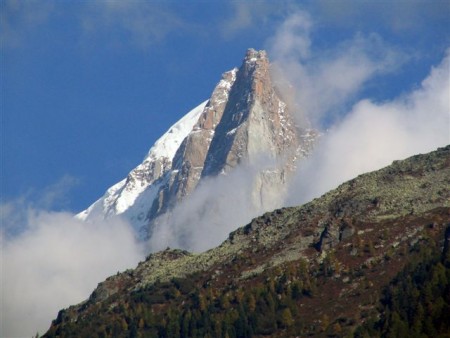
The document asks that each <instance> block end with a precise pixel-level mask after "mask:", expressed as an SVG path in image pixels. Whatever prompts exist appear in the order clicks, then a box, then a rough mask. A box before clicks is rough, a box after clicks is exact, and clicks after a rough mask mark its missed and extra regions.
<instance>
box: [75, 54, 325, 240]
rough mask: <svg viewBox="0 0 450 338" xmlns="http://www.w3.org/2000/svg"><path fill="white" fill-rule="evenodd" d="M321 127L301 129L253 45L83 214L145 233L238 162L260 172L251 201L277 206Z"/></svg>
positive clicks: (263, 207)
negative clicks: (118, 220)
mask: <svg viewBox="0 0 450 338" xmlns="http://www.w3.org/2000/svg"><path fill="white" fill-rule="evenodd" d="M317 136H318V133H317V132H316V131H314V130H312V129H306V128H303V129H302V128H301V127H299V126H297V125H296V123H295V121H294V116H293V112H291V111H290V110H289V107H288V106H287V105H286V103H285V102H283V99H282V97H281V96H280V94H279V93H278V91H277V89H276V88H275V86H274V84H273V82H272V79H271V76H270V63H269V60H268V57H267V54H266V52H265V51H255V50H253V49H249V50H248V51H247V54H246V56H245V58H244V61H243V63H242V65H241V67H240V68H239V69H237V68H235V69H233V70H231V71H228V72H226V73H224V74H223V75H222V79H221V80H220V81H219V83H218V84H217V86H216V87H215V89H214V90H213V92H212V94H211V97H210V99H209V100H208V101H206V102H204V103H203V104H201V105H199V106H198V107H196V108H194V109H193V110H192V111H191V112H189V113H188V114H187V115H186V116H184V117H183V118H182V119H181V120H180V121H178V122H177V123H176V124H174V125H173V126H172V127H171V128H170V129H169V131H168V132H167V133H166V134H165V135H163V136H162V137H161V138H160V139H159V140H158V141H157V142H156V144H155V145H154V146H153V147H152V148H151V149H150V151H149V154H148V155H147V157H146V158H145V159H144V161H143V163H142V164H140V165H138V166H137V167H136V168H135V169H134V170H132V171H131V172H130V174H129V175H128V177H127V178H126V179H125V180H123V181H121V182H119V183H117V184H116V185H114V186H113V187H111V188H110V189H109V190H108V191H107V192H106V194H105V195H104V196H103V197H102V198H101V199H99V200H98V201H97V202H95V203H94V204H93V205H92V206H91V207H89V208H88V209H87V210H86V211H84V212H82V213H80V214H79V218H81V219H84V220H90V219H94V218H96V217H103V218H107V217H110V216H114V215H122V216H124V217H125V218H128V219H129V220H130V221H131V223H132V224H133V225H134V226H135V228H136V229H137V230H142V229H145V230H146V231H144V232H143V234H142V236H143V237H146V236H149V235H151V228H152V222H154V220H155V219H156V218H158V217H159V216H161V215H164V214H166V213H168V212H170V211H171V210H172V209H173V208H174V207H175V206H176V205H177V203H179V202H180V201H181V200H183V199H185V198H186V197H187V196H188V195H190V194H191V193H192V192H193V191H194V190H195V189H196V187H197V186H198V184H199V182H200V181H202V179H204V178H206V177H214V176H217V175H221V174H223V175H227V174H228V173H229V172H230V171H231V170H233V169H234V168H236V166H238V165H241V164H242V165H245V166H248V167H249V168H251V170H252V172H253V173H254V175H253V176H254V178H253V182H252V184H253V190H252V194H251V196H249V198H251V200H252V203H254V205H255V207H256V208H258V209H261V210H269V209H273V208H275V207H277V206H279V201H280V199H281V197H282V195H283V191H284V189H285V188H286V183H287V182H288V180H289V177H290V174H291V173H292V172H293V170H294V168H295V165H296V161H297V160H298V159H299V158H301V157H304V156H306V155H307V154H309V152H310V151H311V148H312V146H313V144H314V141H315V139H316V138H317Z"/></svg>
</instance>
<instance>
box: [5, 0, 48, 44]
mask: <svg viewBox="0 0 450 338" xmlns="http://www.w3.org/2000/svg"><path fill="white" fill-rule="evenodd" d="M54 12H55V4H54V2H52V1H39V0H27V1H20V0H4V1H2V4H1V11H0V18H1V20H0V28H1V29H0V41H1V44H2V48H5V47H20V46H22V43H23V39H24V37H25V36H26V35H30V34H32V33H33V31H34V30H36V28H38V27H39V26H40V25H43V24H45V23H46V21H47V19H48V18H49V16H50V15H52V14H53V13H54Z"/></svg>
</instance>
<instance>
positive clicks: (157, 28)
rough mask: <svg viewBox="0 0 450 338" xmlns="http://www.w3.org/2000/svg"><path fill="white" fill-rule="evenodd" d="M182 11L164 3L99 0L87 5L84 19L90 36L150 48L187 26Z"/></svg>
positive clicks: (87, 33)
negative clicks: (177, 10) (177, 11)
mask: <svg viewBox="0 0 450 338" xmlns="http://www.w3.org/2000/svg"><path fill="white" fill-rule="evenodd" d="M178 14H179V13H176V11H175V10H174V9H173V8H170V6H168V5H167V4H165V3H163V2H146V1H105V0H97V1H92V2H90V3H88V4H87V6H86V8H85V11H84V14H83V16H82V18H81V19H82V27H83V30H84V33H85V37H87V38H94V39H95V38H97V37H103V38H105V37H106V38H107V39H109V40H110V41H112V42H113V43H116V44H118V43H120V44H128V43H131V44H132V45H133V46H136V47H139V48H148V47H149V46H151V45H152V44H154V43H156V42H159V41H161V40H162V39H164V38H165V37H166V36H167V35H169V34H171V33H175V32H177V31H180V30H186V29H187V27H188V26H189V25H188V24H187V23H186V22H184V21H183V20H182V19H181V16H180V15H178Z"/></svg>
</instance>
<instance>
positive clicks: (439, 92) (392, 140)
mask: <svg viewBox="0 0 450 338" xmlns="http://www.w3.org/2000/svg"><path fill="white" fill-rule="evenodd" d="M449 52H450V50H449ZM449 52H447V55H446V57H445V58H444V60H443V61H442V63H441V64H440V65H438V66H437V67H435V68H433V69H432V70H431V72H430V75H429V76H428V77H427V78H426V79H425V80H424V81H423V82H422V84H421V86H420V88H418V89H416V90H414V91H412V92H411V93H409V94H405V95H403V96H402V97H399V98H396V99H394V100H392V101H390V102H384V103H375V102H372V101H370V100H368V99H365V100H361V101H359V102H358V103H356V104H355V105H354V106H353V108H352V110H351V111H350V112H349V113H348V114H347V115H346V116H345V117H344V118H343V120H342V121H340V122H339V123H337V124H336V125H335V126H333V127H332V128H331V129H330V130H329V131H328V132H327V133H326V134H325V136H324V137H323V139H322V141H321V143H320V145H319V146H318V148H317V149H316V150H315V152H314V154H313V156H312V157H311V158H310V159H308V161H307V162H306V163H304V165H302V166H301V168H300V170H299V172H298V173H297V179H296V182H295V184H293V187H295V189H294V188H293V189H292V191H291V197H290V201H289V203H290V204H298V203H303V202H306V201H308V200H310V199H311V198H313V197H318V196H319V195H321V194H323V193H325V192H326V191H328V190H330V189H332V188H335V187H336V186H337V185H338V184H340V183H342V182H344V181H346V180H348V179H351V178H353V177H355V176H357V175H359V174H361V173H364V172H368V171H372V170H376V169H379V168H382V167H384V166H386V165H389V164H390V163H391V162H392V161H394V160H398V159H402V158H406V157H408V156H412V155H414V154H418V153H425V152H429V151H432V150H435V149H436V148H438V147H440V146H445V145H447V144H449V143H450V83H449V82H450V68H449V67H450V56H449Z"/></svg>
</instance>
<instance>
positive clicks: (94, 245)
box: [0, 203, 144, 337]
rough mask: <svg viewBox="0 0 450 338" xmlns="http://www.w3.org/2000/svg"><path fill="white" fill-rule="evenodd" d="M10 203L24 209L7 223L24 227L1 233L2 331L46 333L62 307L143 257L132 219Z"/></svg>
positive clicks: (13, 211) (12, 211)
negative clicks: (88, 219)
mask: <svg viewBox="0 0 450 338" xmlns="http://www.w3.org/2000/svg"><path fill="white" fill-rule="evenodd" d="M23 205H24V204H23V203H21V204H20V205H18V206H15V205H14V203H9V204H8V205H7V206H5V208H3V206H2V213H3V212H4V211H9V215H13V214H16V213H23V214H24V215H22V217H18V218H17V217H15V218H14V219H11V218H9V217H7V216H8V213H5V214H3V215H2V226H3V225H6V224H5V223H7V222H9V221H13V222H16V221H17V220H18V219H19V220H20V221H25V222H26V224H17V223H15V224H14V226H18V227H20V228H21V230H20V232H19V233H15V234H14V235H12V236H11V235H9V236H6V235H4V234H3V233H2V234H0V246H1V250H2V257H1V263H2V271H1V286H2V287H1V297H2V299H1V302H0V303H1V304H0V305H1V320H0V336H2V337H26V336H28V337H30V336H31V335H33V334H35V333H36V332H37V331H39V332H40V333H41V334H42V333H44V332H45V331H46V330H47V329H48V328H49V326H50V323H51V320H52V319H54V318H56V315H57V313H58V311H59V310H60V309H62V308H65V307H67V306H69V305H73V304H76V303H79V302H81V301H83V300H85V299H87V297H88V296H89V294H90V293H91V292H92V291H93V290H94V288H95V287H96V285H97V283H99V282H100V281H102V280H104V279H105V278H106V277H108V276H109V275H112V274H114V273H116V272H117V271H119V270H124V269H126V268H130V267H133V266H135V265H136V264H137V262H138V261H139V260H140V259H142V258H143V256H144V255H143V252H142V250H141V247H140V246H139V245H138V244H136V242H135V238H134V233H133V231H132V228H131V226H130V225H128V224H127V223H125V222H124V221H122V220H120V219H112V220H108V221H107V222H106V221H105V222H97V223H95V224H90V223H83V222H81V221H78V220H76V219H75V218H74V217H73V216H74V215H72V214H69V213H62V212H61V213H54V212H53V213H51V212H46V211H37V210H33V209H26V208H24V207H23Z"/></svg>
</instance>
